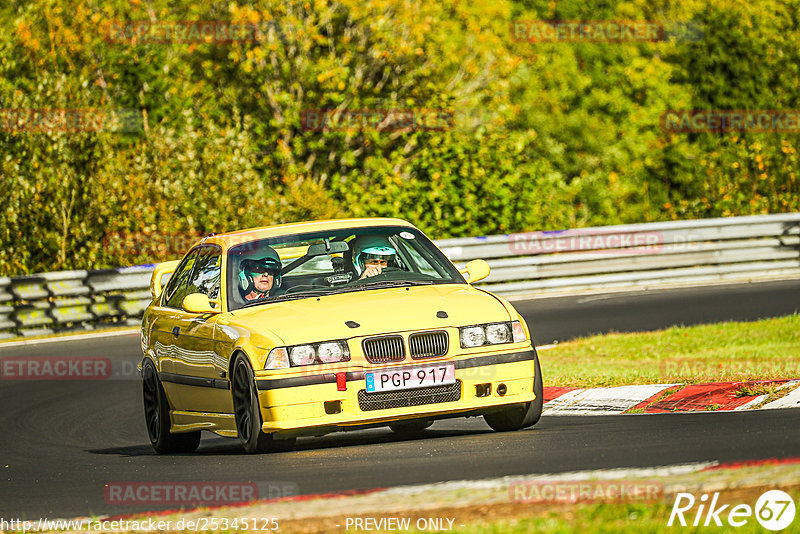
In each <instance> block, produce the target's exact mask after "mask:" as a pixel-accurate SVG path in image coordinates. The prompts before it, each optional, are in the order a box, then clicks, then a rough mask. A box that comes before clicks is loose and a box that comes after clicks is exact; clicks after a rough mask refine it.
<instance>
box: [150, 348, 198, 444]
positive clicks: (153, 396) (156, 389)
mask: <svg viewBox="0 0 800 534" xmlns="http://www.w3.org/2000/svg"><path fill="white" fill-rule="evenodd" d="M142 397H143V400H144V420H145V424H146V425H147V434H148V436H150V444H151V445H152V446H153V450H155V451H156V452H157V453H158V454H169V453H175V452H193V451H195V450H197V447H198V446H199V445H200V431H199V430H195V431H193V432H183V433H180V434H172V433H171V432H170V419H169V401H167V395H166V393H164V386H162V385H161V380H159V378H158V373H157V372H156V368H155V365H153V362H152V361H151V360H149V359H148V360H145V362H144V364H143V365H142Z"/></svg>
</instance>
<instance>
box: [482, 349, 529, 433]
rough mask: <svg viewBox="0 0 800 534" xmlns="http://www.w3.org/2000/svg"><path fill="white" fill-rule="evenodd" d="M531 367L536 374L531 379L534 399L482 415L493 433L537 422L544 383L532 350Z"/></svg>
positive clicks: (526, 426)
mask: <svg viewBox="0 0 800 534" xmlns="http://www.w3.org/2000/svg"><path fill="white" fill-rule="evenodd" d="M533 367H534V372H535V373H536V374H535V375H534V377H533V392H534V394H535V395H536V399H534V400H533V401H531V402H526V403H524V404H515V405H513V406H510V407H508V408H506V409H504V410H502V411H499V412H492V413H487V414H484V415H483V419H484V420H485V421H486V424H488V425H489V427H490V428H491V429H492V430H494V431H495V432H510V431H514V430H521V429H523V428H528V427H531V426H533V425H535V424H536V423H538V422H539V419H541V417H542V408H543V407H544V383H543V382H542V370H541V368H540V366H539V356H538V355H537V354H536V349H535V348H534V349H533Z"/></svg>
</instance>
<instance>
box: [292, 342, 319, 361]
mask: <svg viewBox="0 0 800 534" xmlns="http://www.w3.org/2000/svg"><path fill="white" fill-rule="evenodd" d="M289 358H290V359H291V360H292V363H293V364H294V365H311V364H312V363H314V360H316V358H317V351H316V350H314V347H312V346H311V345H297V346H295V347H292V348H291V349H290V350H289Z"/></svg>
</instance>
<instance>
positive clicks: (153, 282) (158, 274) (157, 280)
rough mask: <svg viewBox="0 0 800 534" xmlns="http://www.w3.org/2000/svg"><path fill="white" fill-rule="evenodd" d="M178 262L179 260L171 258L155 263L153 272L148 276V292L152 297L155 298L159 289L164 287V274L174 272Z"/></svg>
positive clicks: (158, 293) (159, 291)
mask: <svg viewBox="0 0 800 534" xmlns="http://www.w3.org/2000/svg"><path fill="white" fill-rule="evenodd" d="M180 262H181V260H173V261H165V262H164V263H159V264H158V265H156V268H155V270H154V271H153V274H152V275H151V276H150V294H151V295H153V298H154V299H157V298H158V296H159V295H160V294H161V291H162V290H163V289H164V286H163V285H162V280H163V279H164V276H165V275H168V274H172V273H174V272H175V269H177V268H178V264H179V263H180Z"/></svg>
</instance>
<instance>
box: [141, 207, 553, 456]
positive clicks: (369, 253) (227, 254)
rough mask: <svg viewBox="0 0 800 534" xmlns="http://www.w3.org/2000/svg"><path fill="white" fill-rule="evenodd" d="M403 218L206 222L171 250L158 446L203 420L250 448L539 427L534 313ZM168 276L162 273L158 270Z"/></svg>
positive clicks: (153, 329)
mask: <svg viewBox="0 0 800 534" xmlns="http://www.w3.org/2000/svg"><path fill="white" fill-rule="evenodd" d="M488 274H489V266H488V265H487V264H486V262H484V261H482V260H474V261H471V262H469V263H468V264H467V265H466V266H465V267H464V268H463V269H461V270H460V271H459V270H458V269H457V268H456V267H455V266H454V265H453V264H452V263H451V262H450V261H449V260H448V259H447V257H446V256H445V255H444V254H443V253H442V252H441V251H440V250H439V249H438V248H437V247H436V245H434V244H433V243H432V242H431V240H430V239H428V238H427V237H426V236H425V234H423V233H422V232H421V231H420V230H418V229H417V228H415V227H414V226H413V225H411V224H409V223H407V222H405V221H402V220H399V219H349V220H335V221H320V222H307V223H297V224H285V225H279V226H270V227H266V228H258V229H252V230H245V231H241V232H231V233H227V234H219V235H210V236H207V237H205V238H203V239H201V240H200V241H199V242H197V243H196V244H195V245H194V246H193V247H192V248H191V250H189V252H188V253H187V254H186V255H185V256H184V257H183V259H182V260H180V261H170V262H166V263H162V264H159V265H158V266H157V267H156V269H155V271H154V272H153V276H152V280H151V284H150V290H151V292H152V294H153V302H152V303H151V304H150V306H149V307H148V308H147V310H146V311H145V313H144V317H143V320H142V336H141V340H142V352H143V359H142V362H141V364H140V371H141V376H142V383H143V393H144V395H143V397H144V414H145V421H146V424H147V430H148V433H149V436H150V441H151V443H152V445H153V448H154V449H155V450H156V451H157V452H159V453H168V452H186V451H193V450H195V449H196V448H197V446H198V444H199V442H200V433H201V431H202V430H209V431H211V432H214V433H216V434H218V435H220V436H228V437H234V438H238V440H239V441H240V442H241V444H242V446H243V447H244V449H245V450H246V451H247V452H266V451H270V450H280V449H285V448H287V447H291V445H292V444H293V443H294V441H295V439H296V438H297V437H298V436H321V435H324V434H326V433H329V432H335V431H341V430H357V429H363V428H370V427H376V426H387V425H388V426H389V428H391V429H392V430H393V431H395V432H401V433H414V432H419V431H422V430H424V429H425V428H427V427H429V426H430V425H431V424H432V423H433V421H435V420H437V419H445V418H451V417H471V416H483V417H484V419H485V420H486V422H487V423H488V424H489V426H490V427H491V428H492V429H494V430H496V431H509V430H518V429H521V428H525V427H529V426H532V425H534V424H535V423H536V422H537V421H538V420H539V417H540V416H541V412H542V376H541V371H540V368H539V361H538V357H537V354H536V349H535V347H534V346H533V343H532V340H531V335H530V332H529V330H528V327H527V325H526V324H525V321H524V319H523V318H522V317H521V316H520V315H519V313H517V311H516V310H515V309H514V308H513V307H512V306H511V304H510V303H509V302H507V301H506V300H504V299H502V298H500V297H498V296H496V295H493V294H492V293H490V292H488V291H485V290H482V289H480V288H476V287H473V286H471V285H470V284H471V283H473V282H476V281H478V280H481V279H483V278H485V277H486V276H487V275H488ZM167 277H168V281H167V283H166V284H165V285H163V286H162V280H164V279H166V278H167Z"/></svg>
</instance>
